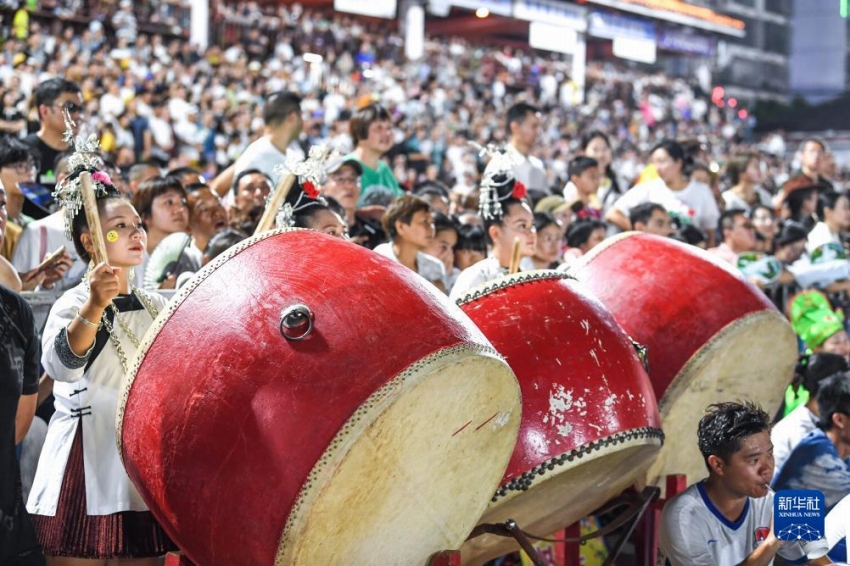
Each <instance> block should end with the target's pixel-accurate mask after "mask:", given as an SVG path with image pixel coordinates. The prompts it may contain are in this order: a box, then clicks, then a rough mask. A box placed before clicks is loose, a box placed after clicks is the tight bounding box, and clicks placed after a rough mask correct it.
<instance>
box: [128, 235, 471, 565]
mask: <svg viewBox="0 0 850 566" xmlns="http://www.w3.org/2000/svg"><path fill="white" fill-rule="evenodd" d="M293 303H304V304H306V305H308V306H309V307H310V308H311V309H312V310H313V312H314V314H315V328H314V330H313V332H312V334H311V335H310V336H309V337H308V338H307V339H305V340H303V341H300V342H291V341H287V340H285V339H284V338H283V337H282V336H281V334H280V332H279V324H280V313H281V311H282V309H284V308H285V307H287V306H289V305H291V304H293ZM460 343H473V344H487V340H486V339H485V338H484V336H483V335H482V334H481V332H480V331H479V330H478V329H477V328H475V326H474V325H473V324H472V323H471V322H470V321H469V320H468V319H467V318H466V317H464V316H463V314H462V313H461V311H460V310H459V309H457V307H456V306H454V305H453V304H451V303H450V302H449V301H448V299H447V298H446V297H445V296H442V295H440V294H439V293H437V292H436V291H435V290H434V291H432V290H431V288H430V285H429V284H428V283H426V282H424V280H422V279H421V278H419V277H418V276H417V275H416V274H414V273H413V272H411V271H410V270H408V269H406V268H404V267H402V266H401V265H400V264H398V263H395V262H392V261H390V260H388V259H386V258H384V257H382V256H380V255H378V254H375V253H373V252H371V251H369V250H366V249H364V248H361V247H360V246H356V245H354V244H351V243H349V242H345V241H343V240H340V239H337V238H332V237H329V236H327V235H325V234H321V233H318V232H312V231H296V232H288V233H282V234H277V235H274V236H272V237H269V238H267V239H263V240H260V241H256V242H254V243H253V244H252V245H250V246H249V247H247V248H245V249H244V250H243V251H241V252H240V253H239V254H238V255H236V256H235V257H233V258H231V259H230V260H228V261H227V262H225V263H223V264H222V265H221V266H219V267H218V268H217V269H215V270H214V271H213V272H212V273H209V274H208V276H207V277H206V279H204V280H203V282H201V283H200V284H199V285H198V286H197V287H196V288H195V289H194V290H193V291H192V292H191V293H190V294H189V295H188V297H186V299H185V300H184V301H183V302H182V304H181V305H180V306H179V307H178V308H177V310H176V311H175V312H174V313H173V314H172V315H171V316H170V318H169V320H168V322H167V323H166V324H165V326H164V327H163V329H162V330H161V331H160V332H159V334H158V335H157V337H156V339H155V340H154V342H153V344H152V346H151V347H150V349H149V350H148V352H147V355H146V356H145V358H144V360H143V362H142V364H141V367H140V368H139V370H138V373H137V376H136V380H135V382H134V385H133V387H132V390H131V392H130V395H129V400H128V402H127V405H126V413H125V416H124V423H123V429H122V431H121V434H122V439H123V455H124V459H125V464H126V468H127V472H128V474H129V475H130V477H131V479H132V480H133V482H134V484H135V485H136V486H137V487H138V488H139V491H140V493H141V495H142V497H143V498H144V500H145V501H146V502H147V503H148V505H149V506H150V508H151V510H152V511H153V513H154V515H155V516H156V518H157V519H158V520H159V521H160V522H161V523H162V525H163V526H164V527H165V529H166V531H167V532H168V534H169V535H170V536H171V537H172V538H173V539H174V540H175V541H176V542H177V543H178V544H180V546H181V548H183V549H184V550H185V551H186V553H187V554H188V556H189V557H191V559H192V560H194V561H195V562H197V563H198V564H203V565H211V564H230V565H236V564H272V563H273V561H274V557H275V553H276V551H277V548H278V542H279V539H280V536H281V533H282V531H283V528H284V525H285V524H286V520H287V517H288V516H289V513H290V510H291V509H292V506H293V504H294V502H295V500H296V496H297V494H298V492H299V490H300V489H301V486H302V484H303V483H304V481H305V479H306V478H307V475H308V473H309V472H310V470H311V469H312V468H313V466H314V464H315V463H316V462H317V460H318V459H319V457H320V456H321V454H322V453H323V452H324V451H325V449H327V448H328V446H329V444H330V442H331V439H332V438H333V437H334V436H335V435H336V434H337V432H338V431H339V430H340V428H341V427H342V425H343V424H344V423H345V422H346V420H347V419H348V418H349V417H350V416H351V415H352V413H353V412H354V411H355V410H356V409H357V408H358V407H359V406H360V405H361V404H362V403H363V402H364V400H365V399H366V398H367V397H368V396H369V395H371V394H372V393H374V392H375V391H376V390H377V389H379V388H380V387H381V386H383V385H384V384H386V383H387V382H388V381H389V380H390V379H392V378H393V377H394V376H396V375H397V374H398V373H400V372H401V371H402V370H404V369H405V368H406V367H408V366H409V365H410V364H412V363H414V362H416V361H417V360H420V359H422V358H424V357H426V356H428V355H430V354H432V353H434V352H436V351H437V350H439V349H442V348H445V347H448V346H453V345H456V344H460ZM355 488H356V487H355V486H352V489H355Z"/></svg>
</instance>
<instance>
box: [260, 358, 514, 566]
mask: <svg viewBox="0 0 850 566" xmlns="http://www.w3.org/2000/svg"><path fill="white" fill-rule="evenodd" d="M470 355H474V356H486V357H489V358H491V359H493V360H495V361H497V362H500V363H501V364H502V365H504V367H505V369H506V370H507V372H508V373H509V374H510V375H512V376H513V375H514V373H513V369H511V367H510V365H509V364H508V363H507V361H506V360H505V358H504V356H502V354H501V353H499V352H498V351H497V350H496V349H495V348H493V347H492V346H488V345H484V344H476V343H470V342H465V343H461V344H455V345H453V346H447V347H444V348H441V349H439V350H437V351H435V352H433V353H432V354H430V355H428V356H426V357H424V358H422V359H420V360H417V361H415V362H413V363H412V364H410V365H409V366H407V367H406V368H405V369H404V370H402V371H401V372H399V373H398V374H396V375H395V376H393V378H392V379H390V380H389V381H387V382H386V383H385V384H384V385H383V386H381V387H380V388H379V389H378V390H377V391H375V392H374V393H372V395H370V396H369V397H368V398H367V399H366V400H365V401H364V402H363V403H362V404H361V405H360V406H359V407H358V408H357V410H356V411H355V412H354V413H352V415H351V416H350V417H349V418H348V419H347V420H346V421H345V424H344V425H343V426H342V427H341V428H340V429H339V431H338V432H337V433H336V435H334V438H333V440H331V442H330V444H329V445H328V447H327V448H325V450H324V452H323V453H322V455H321V456H320V457H319V459H318V460H317V461H316V464H315V465H314V466H313V468H312V469H311V470H310V473H309V474H308V475H307V477H306V478H305V480H304V483H303V484H302V486H301V489H300V490H299V491H298V495H297V496H296V498H295V502H294V503H293V505H292V508H291V509H290V511H289V515H288V516H287V519H286V524H285V526H284V528H283V531H282V532H281V534H280V539H279V542H278V548H277V552H276V554H275V561H274V564H275V566H283V565H284V564H290V563H292V558H293V556H292V554H291V553H292V551H293V549H296V550H297V548H298V547H296V546H294V545H293V543H294V542H295V540H293V538H292V537H293V536H294V535H297V534H298V532H300V529H302V528H303V521H304V519H305V517H304V514H303V511H302V510H304V509H306V510H309V509H311V508H312V507H313V505H312V504H313V503H315V502H316V500H317V498H318V497H320V496H321V495H322V493H323V488H325V487H327V486H328V485H329V481H330V480H331V479H332V474H331V472H332V470H331V471H330V472H329V471H328V464H332V463H333V462H335V461H339V460H341V459H343V458H345V456H346V455H347V454H348V452H349V451H350V450H351V449H352V448H353V446H354V444H355V442H356V440H357V439H359V438H360V437H361V436H362V433H363V432H364V431H365V430H366V429H368V428H369V427H370V426H371V425H372V424H373V423H374V422H375V421H376V420H378V419H379V418H381V416H382V415H383V414H384V412H385V411H386V410H387V409H388V408H389V407H390V405H391V401H392V399H393V397H394V395H393V392H396V391H400V390H402V389H405V388H415V387H416V386H417V385H418V384H419V383H421V382H422V380H423V379H425V378H427V377H428V376H429V375H431V371H432V370H433V365H434V363H435V362H437V361H439V360H445V361H444V363H443V365H447V364H450V363H453V362H457V361H462V360H464V359H467V358H468V357H469V356H470ZM514 385H515V388H516V394H517V396H518V398H519V404H518V405H517V408H518V409H519V411H518V413H517V414H513V410H512V411H511V412H509V413H508V421H507V422H506V425H507V423H508V422H510V421H511V420H514V421H515V429H516V430H515V435H518V434H519V431H520V427H521V423H522V394H521V390H520V386H519V382H517V381H516V379H515V378H514ZM387 401H390V403H387ZM381 403H387V405H386V406H385V407H384V408H383V410H381V411H375V410H374V408H375V407H376V405H380V404H381ZM364 417H371V418H364ZM512 444H513V445H515V444H516V441H514V443H512ZM511 456H512V450H509V451H505V454H504V455H503V460H504V461H503V463H502V465H501V467H500V469H504V468H506V467H507V465H508V462H509V461H510V459H511ZM499 475H500V476H501V474H499ZM501 479H502V478H501V477H499V478H498V479H497V480H496V484H497V485H496V487H497V488H498V482H501ZM482 503H484V505H483V508H482V511H481V512H482V513H486V510H487V509H488V506H489V503H486V500H484V501H482Z"/></svg>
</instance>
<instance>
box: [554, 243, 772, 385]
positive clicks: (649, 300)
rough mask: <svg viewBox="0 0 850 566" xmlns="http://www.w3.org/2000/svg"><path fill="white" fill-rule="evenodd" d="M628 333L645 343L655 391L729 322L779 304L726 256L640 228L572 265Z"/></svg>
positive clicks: (576, 274)
mask: <svg viewBox="0 0 850 566" xmlns="http://www.w3.org/2000/svg"><path fill="white" fill-rule="evenodd" d="M570 273H571V274H572V275H574V276H575V277H577V278H578V279H579V281H581V282H582V283H584V284H585V285H586V286H587V288H588V289H589V290H590V292H591V293H592V294H593V295H594V296H596V297H597V298H598V299H599V300H600V301H602V303H603V304H604V305H605V307H607V308H608V310H609V311H611V313H613V315H614V317H615V318H616V319H617V321H618V322H619V323H620V324H621V325H622V327H623V328H624V329H625V330H626V332H628V333H629V335H630V336H631V337H632V338H634V339H635V340H637V341H638V342H640V343H641V344H643V345H644V346H647V348H648V350H649V373H650V377H651V379H652V384H653V388H654V389H655V393H656V395H657V398H658V399H661V397H662V396H663V395H664V393H665V392H666V391H667V388H668V387H669V386H670V384H671V383H672V382H673V379H675V377H676V376H677V375H678V373H679V372H680V371H681V370H682V368H683V367H684V365H685V363H686V362H687V361H688V360H689V359H690V358H691V356H693V354H694V353H696V351H697V350H698V349H700V348H701V347H703V346H704V345H706V344H707V343H708V342H709V341H710V340H711V338H713V337H714V336H715V335H716V334H717V333H718V332H719V331H720V330H721V329H723V328H724V327H725V326H726V325H728V324H729V323H731V322H734V321H735V320H738V319H740V318H741V317H743V316H745V315H747V314H750V313H753V312H756V311H761V310H765V309H773V310H775V307H774V306H773V304H772V303H771V302H770V301H769V300H768V299H767V297H766V296H765V295H764V293H761V292H760V291H758V289H756V288H755V287H754V286H753V285H752V284H750V283H749V282H747V281H746V280H744V279H743V278H742V277H741V276H740V274H739V273H738V272H737V271H736V270H735V269H734V268H733V266H731V265H729V264H728V263H726V262H723V261H721V260H719V259H717V258H716V257H714V256H712V255H711V254H709V253H707V252H705V251H703V250H700V249H698V248H695V247H694V246H688V245H686V244H683V243H680V242H677V241H675V240H672V239H670V238H661V237H659V236H653V235H650V234H638V233H635V234H633V235H631V236H628V237H625V238H622V239H620V240H618V241H615V242H614V243H612V244H610V245H605V247H604V248H602V249H601V251H599V253H596V254H593V255H592V256H591V257H590V258H589V259H588V260H587V261H586V262H582V263H580V264H579V265H577V266H576V267H575V268H574V269H572V270H571V271H570Z"/></svg>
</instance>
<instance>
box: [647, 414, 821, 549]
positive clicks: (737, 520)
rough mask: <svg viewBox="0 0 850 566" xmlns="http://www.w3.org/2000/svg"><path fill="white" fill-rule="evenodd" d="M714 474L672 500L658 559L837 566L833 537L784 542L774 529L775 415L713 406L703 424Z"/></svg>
mask: <svg viewBox="0 0 850 566" xmlns="http://www.w3.org/2000/svg"><path fill="white" fill-rule="evenodd" d="M698 438H699V448H700V452H702V455H703V457H704V458H705V463H706V467H707V468H708V478H707V479H705V480H703V481H701V482H699V483H697V484H695V485H692V486H691V487H689V488H688V489H686V490H685V491H684V492H682V493H680V494H679V495H677V496H676V497H674V498H673V499H671V500H670V501H668V502H667V504H666V505H665V506H664V511H663V512H662V514H661V525H660V529H659V553H660V554H659V561H658V564H662V565H669V566H727V565H729V566H731V565H733V564H737V565H742V566H755V565H759V566H769V565H770V564H773V559H774V557H775V556H776V555H777V554H779V555H781V556H782V557H783V558H785V559H787V560H792V561H799V560H800V559H805V560H808V564H810V565H815V566H821V565H824V564H830V560H829V559H828V558H827V557H826V552H827V548H828V547H827V545H826V541H825V540H823V539H822V540H819V541H814V542H804V543H796V542H793V543H790V542H782V541H780V540H779V539H777V538H776V536H775V535H774V533H773V492H772V491H770V488H769V483H770V480H771V478H772V476H773V445H772V444H771V442H770V417H769V416H768V415H767V413H765V412H764V411H762V410H761V409H760V408H759V407H757V406H755V405H753V404H750V403H747V404H740V403H720V404H717V405H712V406H710V407H709V408H708V413H707V414H706V415H705V416H704V417H703V418H702V420H700V423H699V428H698Z"/></svg>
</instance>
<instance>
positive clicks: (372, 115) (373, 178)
mask: <svg viewBox="0 0 850 566" xmlns="http://www.w3.org/2000/svg"><path fill="white" fill-rule="evenodd" d="M392 126H393V125H392V117H391V116H390V113H389V111H388V110H387V109H386V108H384V107H383V106H381V105H380V104H368V105H366V106H364V107H363V108H360V109H358V110H357V111H356V112H355V113H354V115H353V116H351V120H350V121H349V128H350V129H351V139H352V141H353V143H354V151H353V152H351V153H349V154H348V155H346V156H345V158H346V159H354V160H356V161H358V162H360V166H361V168H362V169H363V172H362V173H361V174H360V186H361V191H360V200H359V201H358V204H360V205H365V204H366V202H367V198H369V197H370V196H371V198H372V199H375V198H378V199H380V198H381V195H384V196H386V197H387V198H392V199H395V198H398V197H400V196H402V195H403V194H404V191H402V189H401V186H400V185H399V183H398V180H397V179H396V178H395V175H394V174H393V170H392V169H391V168H390V166H389V165H388V164H387V163H386V161H384V160H383V159H381V158H382V157H383V156H384V155H385V154H386V153H387V152H388V151H389V150H390V149H391V148H392V146H393V142H394V140H393V129H392ZM372 193H379V194H378V195H377V196H372Z"/></svg>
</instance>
